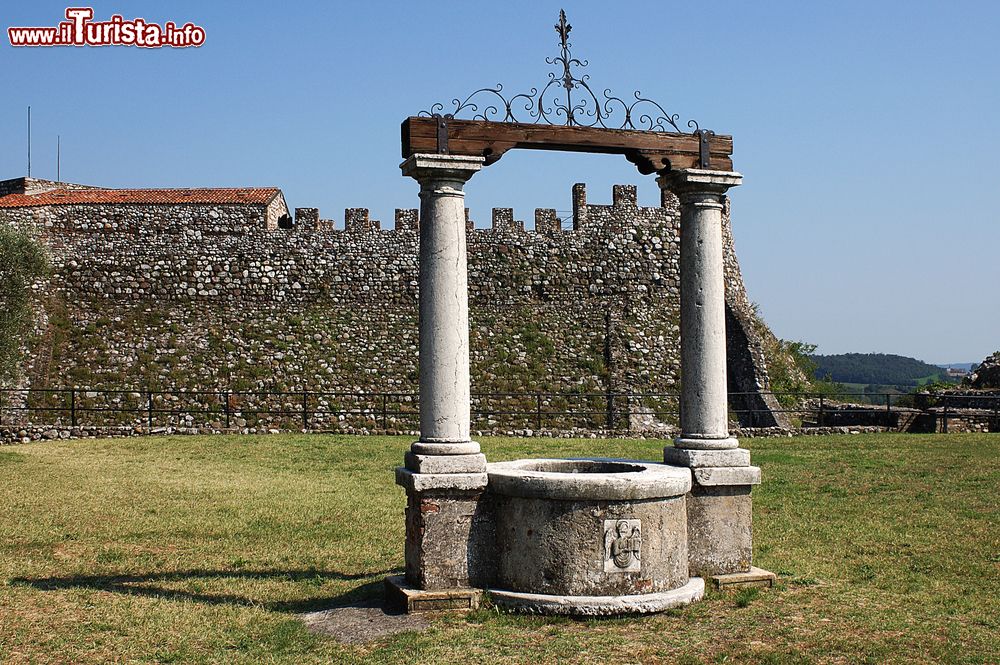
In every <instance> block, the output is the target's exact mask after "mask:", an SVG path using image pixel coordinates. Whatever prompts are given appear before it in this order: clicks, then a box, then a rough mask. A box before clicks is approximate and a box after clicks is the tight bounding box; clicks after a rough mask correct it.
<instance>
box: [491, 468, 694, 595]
mask: <svg viewBox="0 0 1000 665" xmlns="http://www.w3.org/2000/svg"><path fill="white" fill-rule="evenodd" d="M487 474H488V476H489V488H488V492H489V494H490V495H491V497H492V502H491V503H492V506H491V508H492V510H493V513H494V519H495V525H496V526H495V529H496V530H495V537H496V549H495V558H496V584H495V588H491V589H490V595H491V597H492V598H493V600H494V602H496V603H498V604H501V605H506V606H509V607H515V608H517V609H520V610H524V611H536V612H543V613H548V614H551V613H558V614H576V615H601V614H619V613H623V612H639V613H641V612H657V611H661V610H664V609H668V608H670V607H676V606H678V605H683V604H686V603H689V602H691V601H693V600H697V599H699V598H700V597H701V596H702V593H703V592H704V583H703V581H702V580H701V579H700V578H697V577H696V578H690V577H689V576H688V547H687V509H686V503H685V495H686V494H687V493H688V492H689V491H690V490H691V472H690V470H688V469H684V468H678V467H671V466H666V465H662V464H654V463H651V462H641V461H633V460H612V459H603V458H591V459H524V460H517V461H513V462H499V463H494V464H489V465H487Z"/></svg>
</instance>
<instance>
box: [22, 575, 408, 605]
mask: <svg viewBox="0 0 1000 665" xmlns="http://www.w3.org/2000/svg"><path fill="white" fill-rule="evenodd" d="M400 572H401V571H400V570H397V569H393V570H384V571H381V572H377V573H362V574H347V573H341V572H338V571H332V570H316V569H311V568H309V569H303V570H204V569H197V568H196V569H192V570H178V571H171V572H162V573H146V574H141V575H72V576H67V577H42V578H31V577H15V578H13V579H11V581H10V582H11V584H14V585H22V586H30V587H33V588H35V589H38V590H39V591H61V590H67V589H94V590H96V591H110V592H113V593H120V594H124V595H128V596H144V597H147V598H160V599H166V600H191V601H195V602H198V603H205V604H208V605H236V606H245V607H260V608H263V609H266V610H271V611H274V612H290V613H295V614H299V613H302V612H313V611H316V610H323V609H329V608H331V607H339V606H344V605H351V604H356V603H359V602H365V601H373V600H375V599H378V600H381V597H382V588H383V587H382V584H383V582H382V579H381V578H383V577H385V576H388V575H395V574H399V573H400ZM373 577H375V578H379V579H377V580H374V581H371V582H368V583H367V584H362V585H360V586H357V587H355V588H353V589H351V590H349V591H346V592H344V593H341V594H338V595H336V596H316V597H308V598H301V599H297V600H280V601H261V600H258V599H256V598H254V597H252V596H248V595H245V594H229V593H211V592H203V591H200V590H185V589H175V588H170V587H168V586H165V584H166V583H170V582H174V583H176V582H184V581H191V582H195V581H197V580H205V581H206V583H209V582H210V581H214V580H232V579H243V580H260V581H267V580H272V581H279V582H307V583H311V584H315V585H316V586H320V585H322V584H324V583H326V582H328V581H338V582H343V581H352V580H365V579H371V578H373Z"/></svg>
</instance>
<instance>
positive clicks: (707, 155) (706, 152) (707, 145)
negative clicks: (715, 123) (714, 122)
mask: <svg viewBox="0 0 1000 665" xmlns="http://www.w3.org/2000/svg"><path fill="white" fill-rule="evenodd" d="M695 134H697V135H698V166H699V167H700V168H703V169H707V168H711V163H712V157H711V152H710V151H711V138H710V137H712V136H715V132H713V131H712V130H711V129H699V130H697V131H696V132H695Z"/></svg>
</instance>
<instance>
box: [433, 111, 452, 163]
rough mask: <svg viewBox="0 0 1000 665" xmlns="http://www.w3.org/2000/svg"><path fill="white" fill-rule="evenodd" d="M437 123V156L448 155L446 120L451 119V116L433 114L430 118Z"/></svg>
mask: <svg viewBox="0 0 1000 665" xmlns="http://www.w3.org/2000/svg"><path fill="white" fill-rule="evenodd" d="M432 117H433V118H434V120H435V121H436V123H437V151H438V154H439V155H447V154H448V120H450V119H451V118H452V115H451V114H447V115H440V114H435V115H434V116H432Z"/></svg>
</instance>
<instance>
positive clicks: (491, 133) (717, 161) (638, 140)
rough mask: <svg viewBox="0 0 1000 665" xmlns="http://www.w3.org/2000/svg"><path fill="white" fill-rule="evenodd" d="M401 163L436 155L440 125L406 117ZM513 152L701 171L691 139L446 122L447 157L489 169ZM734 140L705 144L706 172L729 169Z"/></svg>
mask: <svg viewBox="0 0 1000 665" xmlns="http://www.w3.org/2000/svg"><path fill="white" fill-rule="evenodd" d="M401 129H402V148H403V150H402V152H403V158H404V159H405V158H407V157H409V156H411V155H414V154H417V153H437V152H438V148H439V136H438V129H439V128H438V120H437V119H436V118H427V117H410V118H407V119H406V120H404V121H403V125H402V128H401ZM513 148H524V149H529V150H560V151H564V152H589V153H605V154H613V155H624V156H625V158H626V159H628V160H629V161H630V162H632V163H633V164H635V165H636V166H637V167H638V168H639V171H640V172H641V173H644V174H649V173H657V172H661V173H662V172H666V171H670V170H677V169H687V168H701V166H700V160H699V145H698V137H697V136H695V135H694V134H681V133H673V132H651V131H639V130H632V129H605V128H603V127H574V126H566V125H546V124H537V125H534V124H526V123H515V122H491V121H486V120H456V119H453V118H449V119H448V120H447V154H451V155H471V156H477V157H485V158H486V163H487V164H492V163H493V162H495V161H497V160H498V159H500V158H501V157H502V156H503V155H504V153H505V152H507V151H508V150H511V149H513ZM732 154H733V138H732V137H731V136H725V135H721V134H720V135H713V136H711V137H710V143H709V157H710V159H709V166H708V168H710V169H715V170H720V171H731V170H733V161H732V158H731V155H732Z"/></svg>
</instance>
